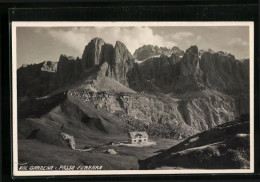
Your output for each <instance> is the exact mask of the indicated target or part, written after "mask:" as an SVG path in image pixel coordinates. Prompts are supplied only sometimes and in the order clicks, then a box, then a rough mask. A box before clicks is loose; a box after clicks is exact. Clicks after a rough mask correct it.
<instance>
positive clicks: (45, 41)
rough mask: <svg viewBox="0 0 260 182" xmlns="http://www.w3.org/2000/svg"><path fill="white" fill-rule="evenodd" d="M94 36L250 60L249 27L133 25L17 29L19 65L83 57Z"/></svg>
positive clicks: (132, 45) (131, 44)
mask: <svg viewBox="0 0 260 182" xmlns="http://www.w3.org/2000/svg"><path fill="white" fill-rule="evenodd" d="M95 37H100V38H103V39H104V41H105V42H107V43H110V44H113V45H114V44H115V42H116V41H118V40H119V41H121V42H123V43H124V44H125V45H126V47H127V48H128V49H129V51H130V52H131V53H132V54H133V53H134V51H135V50H136V49H137V48H139V47H141V46H143V45H148V44H150V45H157V46H160V47H161V46H162V47H168V48H171V47H173V46H178V47H179V48H180V49H182V50H184V51H185V50H186V49H187V48H189V47H190V46H191V45H197V46H198V48H199V49H204V50H208V49H212V50H213V51H224V52H228V53H231V54H233V55H234V56H235V57H236V58H237V59H243V58H248V57H249V27H245V26H221V27H216V26H211V27H194V26H193V27H187V26H185V27H182V26H171V27H169V26H168V27H163V26H160V27H158V26H134V27H17V39H16V41H17V42H16V43H17V66H18V67H20V66H22V65H23V64H33V63H40V62H42V61H55V62H57V61H58V60H59V57H60V55H61V54H65V55H67V56H74V57H77V56H78V57H80V58H81V57H82V54H83V51H84V48H85V46H86V45H87V44H88V43H89V42H90V40H91V39H93V38H95Z"/></svg>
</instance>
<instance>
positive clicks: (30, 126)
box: [12, 22, 254, 176]
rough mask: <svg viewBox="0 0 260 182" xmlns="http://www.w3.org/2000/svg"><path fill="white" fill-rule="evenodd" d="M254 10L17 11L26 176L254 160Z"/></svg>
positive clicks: (18, 131) (197, 167)
mask: <svg viewBox="0 0 260 182" xmlns="http://www.w3.org/2000/svg"><path fill="white" fill-rule="evenodd" d="M253 27H254V23H253V22H12V98H13V100H12V102H13V103H12V107H13V108H12V109H13V115H12V117H13V119H12V121H13V123H12V132H13V133H12V137H13V144H12V145H13V173H14V175H15V176H37V175H43V176H44V175H104V174H106V175H107V174H116V175H117V174H118V175H123V174H200V173H210V174H212V173H253V172H254V117H253V116H254V105H253V101H254V33H253Z"/></svg>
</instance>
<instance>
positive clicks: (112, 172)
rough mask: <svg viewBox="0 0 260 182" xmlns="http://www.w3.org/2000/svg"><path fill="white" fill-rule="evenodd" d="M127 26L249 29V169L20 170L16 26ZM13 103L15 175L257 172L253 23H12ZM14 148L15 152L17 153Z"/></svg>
mask: <svg viewBox="0 0 260 182" xmlns="http://www.w3.org/2000/svg"><path fill="white" fill-rule="evenodd" d="M72 26H79V27H91V26H94V27H116V26H120V27H124V26H199V27H203V26H205V27H208V26H248V27H249V50H250V70H249V73H250V169H227V170H222V169H221V170H205V169H203V170H198V169H194V170H193V169H188V170H187V169H183V170H101V171H18V143H17V139H18V135H17V133H18V132H17V88H16V86H17V85H16V83H17V75H16V71H17V65H16V61H17V57H16V52H17V50H16V48H17V47H16V28H17V27H72ZM12 101H13V123H12V124H13V130H12V131H13V156H12V157H13V175H14V176H50V175H125V174H209V173H210V174H213V173H215V174H220V173H222V174H223V173H253V172H254V22H227V21H226V22H15V21H14V22H12ZM14 149H15V150H14Z"/></svg>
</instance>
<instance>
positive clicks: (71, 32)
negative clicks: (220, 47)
mask: <svg viewBox="0 0 260 182" xmlns="http://www.w3.org/2000/svg"><path fill="white" fill-rule="evenodd" d="M45 31H46V32H45V33H47V34H48V35H49V36H51V37H52V38H53V39H54V40H56V41H58V42H59V43H61V44H64V45H65V46H68V47H70V48H73V49H74V50H75V51H77V52H78V54H79V56H81V54H82V53H83V50H84V48H85V46H86V45H87V44H88V43H89V42H90V40H91V39H93V38H94V37H100V38H103V39H104V41H105V42H107V43H110V44H113V45H114V44H115V42H116V41H118V40H119V41H121V42H123V43H124V44H125V45H126V47H127V48H128V49H129V51H130V52H131V53H134V51H135V50H136V49H137V48H139V47H141V46H143V45H146V44H151V45H157V46H162V47H173V46H176V43H175V41H174V40H168V39H165V38H164V37H162V36H160V35H157V34H154V33H153V30H152V29H151V28H149V27H73V28H47V29H45ZM35 32H36V33H37V32H38V33H39V32H40V31H39V30H37V29H36V31H35ZM183 36H187V35H185V34H177V35H175V39H176V40H177V39H179V38H180V37H183Z"/></svg>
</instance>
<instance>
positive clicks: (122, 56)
mask: <svg viewBox="0 0 260 182" xmlns="http://www.w3.org/2000/svg"><path fill="white" fill-rule="evenodd" d="M114 58H115V62H120V61H121V62H122V61H126V60H128V59H131V58H132V55H131V53H130V52H129V50H128V49H127V47H126V46H125V45H124V44H123V43H122V42H120V41H116V45H115V50H114Z"/></svg>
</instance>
